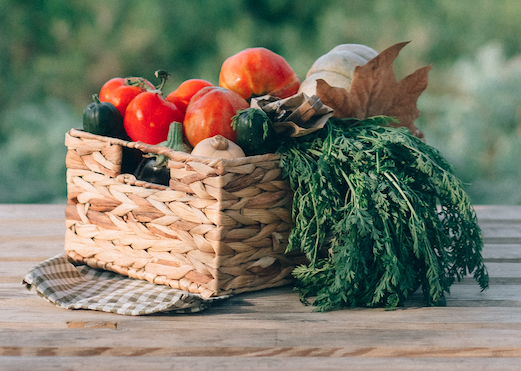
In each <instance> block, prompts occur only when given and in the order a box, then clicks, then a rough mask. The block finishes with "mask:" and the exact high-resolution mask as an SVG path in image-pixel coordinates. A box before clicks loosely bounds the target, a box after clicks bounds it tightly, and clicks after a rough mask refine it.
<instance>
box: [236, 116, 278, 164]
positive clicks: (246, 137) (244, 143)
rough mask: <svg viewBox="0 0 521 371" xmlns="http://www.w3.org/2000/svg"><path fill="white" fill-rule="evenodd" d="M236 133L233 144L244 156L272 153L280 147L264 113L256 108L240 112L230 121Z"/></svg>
mask: <svg viewBox="0 0 521 371" xmlns="http://www.w3.org/2000/svg"><path fill="white" fill-rule="evenodd" d="M232 127H233V129H234V130H235V131H236V132H237V139H236V141H235V143H237V145H239V147H241V148H242V150H243V151H244V153H245V154H246V156H255V155H262V154H266V153H274V152H275V151H276V150H277V149H278V148H279V146H280V141H279V138H278V137H277V133H276V132H275V129H274V127H273V123H272V122H271V120H270V118H269V117H268V115H266V113H265V112H264V111H263V110H261V109H258V108H246V109H244V110H240V111H238V112H237V114H236V115H235V116H234V117H233V119H232Z"/></svg>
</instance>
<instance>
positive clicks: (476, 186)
mask: <svg viewBox="0 0 521 371" xmlns="http://www.w3.org/2000/svg"><path fill="white" fill-rule="evenodd" d="M446 81H447V82H448V83H450V86H448V87H447V88H448V89H447V90H448V91H449V92H450V94H449V93H445V94H442V95H434V94H430V93H429V92H426V93H425V95H424V97H422V99H421V101H420V103H419V104H420V105H421V108H422V109H423V114H422V118H421V120H420V122H421V123H423V124H424V125H423V126H422V128H423V129H424V131H425V132H426V137H427V138H428V141H429V143H430V144H431V145H433V146H435V147H436V148H438V149H439V150H440V151H441V152H442V153H443V154H444V155H445V157H446V158H447V159H448V160H449V161H450V162H451V163H452V164H453V165H454V167H455V171H456V174H457V175H458V176H459V177H460V178H461V179H462V180H463V181H464V182H466V183H468V184H469V186H468V189H467V191H468V193H469V195H470V196H471V198H472V199H473V200H474V202H475V203H480V204H491V203H496V204H521V192H520V191H519V190H518V189H517V187H516V185H517V184H519V181H520V180H521V166H520V163H519V159H520V158H521V145H520V144H521V110H520V109H521V89H520V86H521V59H520V58H513V59H507V58H506V56H505V54H504V51H503V49H502V48H501V46H500V45H498V44H490V45H488V46H485V47H483V48H481V49H480V50H478V52H477V55H476V56H475V58H474V59H461V60H458V61H457V62H456V63H455V64H454V66H453V67H452V68H451V69H450V70H449V71H448V76H447V79H446ZM420 125H421V124H420Z"/></svg>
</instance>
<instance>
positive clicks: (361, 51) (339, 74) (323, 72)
mask: <svg viewBox="0 0 521 371" xmlns="http://www.w3.org/2000/svg"><path fill="white" fill-rule="evenodd" d="M377 55H378V52H376V51H375V50H374V49H372V48H370V47H368V46H365V45H361V44H341V45H337V46H336V47H334V48H333V49H331V50H330V51H329V52H327V53H326V54H324V55H322V56H321V57H319V58H318V59H317V60H316V61H315V63H313V65H312V66H311V68H310V69H309V71H308V73H307V74H306V79H305V80H304V81H302V83H301V84H300V89H299V93H305V94H306V95H308V96H311V95H314V94H316V86H317V83H316V81H317V80H318V79H323V80H325V81H326V82H327V83H328V84H329V85H331V86H334V87H338V88H344V89H346V90H347V91H349V88H350V86H351V79H352V77H353V72H354V70H355V67H356V66H362V65H364V64H366V63H367V62H369V61H370V60H371V59H373V58H374V57H376V56H377Z"/></svg>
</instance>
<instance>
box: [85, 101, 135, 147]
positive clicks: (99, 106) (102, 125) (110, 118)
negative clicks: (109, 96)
mask: <svg viewBox="0 0 521 371" xmlns="http://www.w3.org/2000/svg"><path fill="white" fill-rule="evenodd" d="M92 99H93V100H94V101H93V102H92V103H90V104H89V105H88V106H87V107H86V108H85V110H84V111H83V130H85V131H86V132H89V133H92V134H97V135H103V136H107V137H112V138H119V139H123V140H130V138H129V137H128V135H127V133H126V131H125V126H124V125H123V116H122V115H121V113H120V112H119V111H118V109H117V108H116V107H115V106H114V105H113V104H112V103H109V102H100V100H99V97H98V95H97V94H94V95H93V96H92Z"/></svg>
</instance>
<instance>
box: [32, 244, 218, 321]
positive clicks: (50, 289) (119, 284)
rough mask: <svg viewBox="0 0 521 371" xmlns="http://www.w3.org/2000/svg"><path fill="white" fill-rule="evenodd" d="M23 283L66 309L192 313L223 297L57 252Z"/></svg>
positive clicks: (139, 313) (130, 313) (128, 312)
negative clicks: (157, 282)
mask: <svg viewBox="0 0 521 371" xmlns="http://www.w3.org/2000/svg"><path fill="white" fill-rule="evenodd" d="M22 284H24V285H26V287H27V289H28V290H31V291H36V293H37V294H38V295H39V296H41V297H43V298H44V299H46V300H48V301H49V302H51V303H52V304H54V305H56V306H59V307H61V308H65V309H91V310H99V311H103V312H111V313H118V314H126V315H133V316H137V315H143V314H151V313H158V312H171V313H194V312H199V311H201V310H204V309H206V308H208V307H209V306H210V304H211V303H212V302H214V301H215V300H219V299H224V298H225V297H224V296H223V297H216V298H210V299H203V298H201V296H200V295H197V294H191V293H188V292H186V291H182V290H176V289H173V288H171V287H169V286H164V285H155V284H153V283H150V282H148V281H142V280H136V279H133V278H129V277H125V276H122V275H119V274H117V273H113V272H109V271H103V270H98V269H93V268H91V267H89V266H87V265H80V266H74V265H73V264H71V263H70V262H69V261H68V259H67V256H66V255H65V254H60V255H56V256H54V257H52V258H50V259H48V260H45V261H43V262H41V263H40V264H38V265H37V266H35V267H34V268H33V269H31V270H30V271H29V272H27V274H26V275H25V277H24V279H23V281H22Z"/></svg>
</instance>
